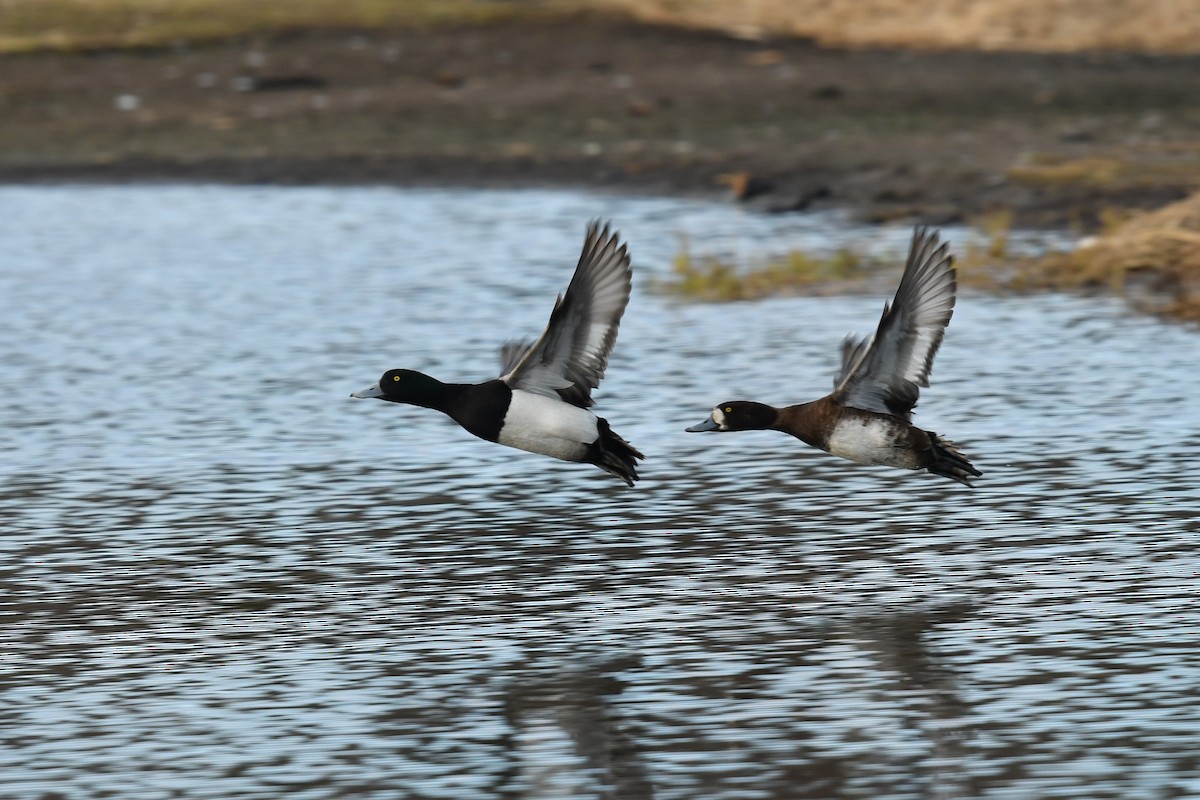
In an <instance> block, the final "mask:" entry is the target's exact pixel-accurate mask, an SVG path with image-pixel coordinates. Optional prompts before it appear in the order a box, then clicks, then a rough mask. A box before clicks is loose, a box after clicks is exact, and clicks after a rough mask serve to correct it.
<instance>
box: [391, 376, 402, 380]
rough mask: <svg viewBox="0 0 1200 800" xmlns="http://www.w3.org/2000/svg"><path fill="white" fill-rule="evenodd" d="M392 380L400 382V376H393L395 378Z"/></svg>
mask: <svg viewBox="0 0 1200 800" xmlns="http://www.w3.org/2000/svg"><path fill="white" fill-rule="evenodd" d="M392 380H394V381H398V380H400V376H399V375H393V376H392Z"/></svg>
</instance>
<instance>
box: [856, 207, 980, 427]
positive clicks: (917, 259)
mask: <svg viewBox="0 0 1200 800" xmlns="http://www.w3.org/2000/svg"><path fill="white" fill-rule="evenodd" d="M957 290H958V284H957V281H956V279H955V272H954V256H953V255H952V254H951V253H950V252H949V245H948V244H947V243H945V242H940V243H939V240H938V232H937V231H936V230H930V229H928V228H924V227H919V228H917V229H916V230H915V231H913V239H912V245H911V247H910V248H909V252H908V261H907V263H906V264H905V266H904V277H903V278H901V279H900V286H899V288H897V289H896V296H895V298H894V299H893V301H892V303H891V304H890V305H887V304H885V305H884V307H883V316H882V317H881V318H880V320H879V327H878V328H877V329H876V331H875V334H874V336H870V337H867V338H864V339H855V338H853V337H850V338H847V339H846V341H845V342H843V344H842V367H841V370H840V371H839V373H838V377H837V379H836V380H835V389H834V392H833V399H834V400H835V401H837V402H839V403H841V404H842V405H846V406H850V407H852V408H860V409H863V410H866V411H877V412H880V413H883V414H894V415H896V416H899V417H903V418H904V419H911V417H912V409H913V406H915V405H916V404H917V398H918V396H919V395H920V389H921V387H922V386H928V385H929V373H930V371H931V370H932V369H933V357H934V356H935V355H937V351H938V348H939V347H940V346H941V344H942V337H943V336H944V335H945V332H946V325H947V324H948V323H949V322H950V317H951V316H953V314H954V301H955V296H956V293H957Z"/></svg>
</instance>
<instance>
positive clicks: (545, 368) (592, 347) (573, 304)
mask: <svg viewBox="0 0 1200 800" xmlns="http://www.w3.org/2000/svg"><path fill="white" fill-rule="evenodd" d="M632 275H633V271H632V268H631V266H630V260H629V253H628V251H627V249H626V247H625V245H623V244H621V243H620V242H619V241H618V236H617V234H615V233H609V226H608V225H607V224H606V225H605V226H604V227H603V228H601V227H600V223H599V222H592V223H591V224H590V225H589V226H588V230H587V237H586V238H585V239H584V243H583V252H582V253H581V254H580V256H579V264H578V265H577V266H576V267H575V274H574V276H573V277H572V278H571V283H570V284H569V285H568V286H567V291H566V292H565V293H564V294H562V295H560V296H559V298H558V300H557V301H556V302H555V304H554V310H553V311H552V312H551V313H550V321H549V323H547V325H546V329H545V331H543V332H542V335H541V337H539V338H538V340H537V341H536V342H534V343H533V344H532V345H531V346H529V347H528V349H527V350H526V351H525V352H524V354H523V356H522V357H521V358H520V360H519V361H518V362H516V363H515V365H513V366H511V368H508V369H507V370H506V372H505V374H504V375H502V376H501V379H502V380H503V381H504V382H505V383H507V384H508V385H509V386H511V387H512V388H514V389H523V390H525V391H527V392H534V393H536V394H542V395H547V396H550V397H561V398H562V399H563V400H565V401H566V402H568V403H571V404H573V405H577V406H579V407H580V408H588V407H589V406H591V405H592V402H593V401H592V397H591V394H592V389H595V388H596V387H597V386H599V385H600V379H601V378H603V377H604V371H605V369H607V367H608V357H609V354H610V353H611V352H612V349H613V345H614V344H616V341H617V328H618V327H619V326H620V324H621V316H622V315H623V314H624V313H625V306H626V304H627V303H628V302H629V293H630V291H631V288H632V283H633V278H632ZM505 363H506V365H507V364H508V362H507V361H506V362H505Z"/></svg>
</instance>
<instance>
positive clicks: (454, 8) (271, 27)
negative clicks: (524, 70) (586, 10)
mask: <svg viewBox="0 0 1200 800" xmlns="http://www.w3.org/2000/svg"><path fill="white" fill-rule="evenodd" d="M576 5H578V3H576V2H573V0H519V1H518V0H403V2H396V1H395V0H0V52H24V51H34V50H89V49H97V48H120V47H159V46H165V45H172V44H175V43H177V42H192V43H195V42H204V41H212V40H215V39H224V38H229V37H233V36H244V35H249V34H256V33H262V32H267V31H286V30H303V29H319V28H325V29H328V28H333V29H337V28H349V29H358V30H379V29H389V28H413V27H427V26H430V25H439V24H450V23H483V22H489V21H496V20H501V19H511V18H513V17H517V16H520V17H524V18H530V19H534V18H538V17H542V16H550V15H553V14H555V13H562V12H563V11H564V10H570V9H571V8H573V7H574V6H576Z"/></svg>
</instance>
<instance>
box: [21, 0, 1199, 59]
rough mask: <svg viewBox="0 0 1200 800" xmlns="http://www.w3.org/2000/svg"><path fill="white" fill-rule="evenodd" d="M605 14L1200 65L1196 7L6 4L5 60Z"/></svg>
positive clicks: (770, 32) (1125, 2) (457, 0)
mask: <svg viewBox="0 0 1200 800" xmlns="http://www.w3.org/2000/svg"><path fill="white" fill-rule="evenodd" d="M578 13H592V14H606V15H608V16H622V17H628V18H632V19H636V20H640V21H643V22H648V23H654V24H666V25H674V26H680V27H688V28H702V29H709V30H719V31H723V32H726V33H730V34H733V35H737V36H745V37H752V38H769V37H772V36H776V37H778V36H784V37H804V38H810V39H812V40H814V41H816V42H818V43H820V44H823V45H827V46H835V47H846V46H850V47H917V48H935V49H947V48H950V49H956V48H961V49H969V50H1025V51H1042V52H1080V51H1089V50H1098V49H1109V50H1133V51H1140V52H1155V53H1167V52H1174V53H1194V52H1197V50H1198V49H1200V5H1198V4H1196V3H1195V2H1192V0H1158V2H1155V3H1146V2H1144V0H1107V1H1106V2H1096V0H1062V2H1057V3H1045V2H1043V0H978V2H974V3H963V2H961V0H872V1H871V2H859V0H833V2H830V0H691V2H687V3H681V2H679V0H403V1H402V2H397V1H396V0H4V2H3V3H0V52H4V51H6V52H18V51H29V50H46V49H50V50H54V49H57V50H86V49H96V48H117V47H157V46H169V45H173V44H176V43H178V42H191V43H196V42H201V41H210V40H214V39H220V38H228V37H233V36H242V35H247V34H255V33H263V32H266V31H286V30H297V29H312V28H355V29H360V30H381V29H389V28H410V27H414V26H428V25H436V24H465V23H479V22H487V21H491V20H496V19H513V18H521V19H532V18H549V17H552V16H554V15H563V14H578Z"/></svg>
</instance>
